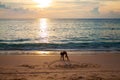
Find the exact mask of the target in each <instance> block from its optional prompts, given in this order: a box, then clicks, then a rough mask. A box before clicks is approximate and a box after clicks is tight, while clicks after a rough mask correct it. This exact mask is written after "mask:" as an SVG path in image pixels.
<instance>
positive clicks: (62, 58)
mask: <svg viewBox="0 0 120 80" xmlns="http://www.w3.org/2000/svg"><path fill="white" fill-rule="evenodd" d="M60 55H61V57H60V60H63V61H65V58H66V59H67V61H70V60H69V57H68V55H67V52H66V51H62V52H60Z"/></svg>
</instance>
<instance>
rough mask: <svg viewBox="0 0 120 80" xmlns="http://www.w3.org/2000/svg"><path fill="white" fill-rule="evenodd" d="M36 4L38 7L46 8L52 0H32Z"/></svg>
mask: <svg viewBox="0 0 120 80" xmlns="http://www.w3.org/2000/svg"><path fill="white" fill-rule="evenodd" d="M33 1H34V2H35V3H36V4H37V7H39V8H46V7H49V6H50V4H51V2H52V0H33Z"/></svg>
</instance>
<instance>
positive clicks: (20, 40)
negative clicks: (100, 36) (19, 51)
mask: <svg viewBox="0 0 120 80" xmlns="http://www.w3.org/2000/svg"><path fill="white" fill-rule="evenodd" d="M24 41H31V39H15V40H2V39H1V40H0V42H24Z"/></svg>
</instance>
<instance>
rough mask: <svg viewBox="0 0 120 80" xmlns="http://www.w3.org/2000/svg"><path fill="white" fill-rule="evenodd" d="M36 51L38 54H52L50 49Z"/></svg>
mask: <svg viewBox="0 0 120 80" xmlns="http://www.w3.org/2000/svg"><path fill="white" fill-rule="evenodd" d="M35 53H36V54H38V55H49V54H50V52H49V51H36V52H35Z"/></svg>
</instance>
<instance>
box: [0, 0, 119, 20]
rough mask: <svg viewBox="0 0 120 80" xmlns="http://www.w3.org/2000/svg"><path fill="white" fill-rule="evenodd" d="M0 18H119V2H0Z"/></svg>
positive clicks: (80, 0) (22, 0)
mask: <svg viewBox="0 0 120 80" xmlns="http://www.w3.org/2000/svg"><path fill="white" fill-rule="evenodd" d="M0 18H120V0H0Z"/></svg>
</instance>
